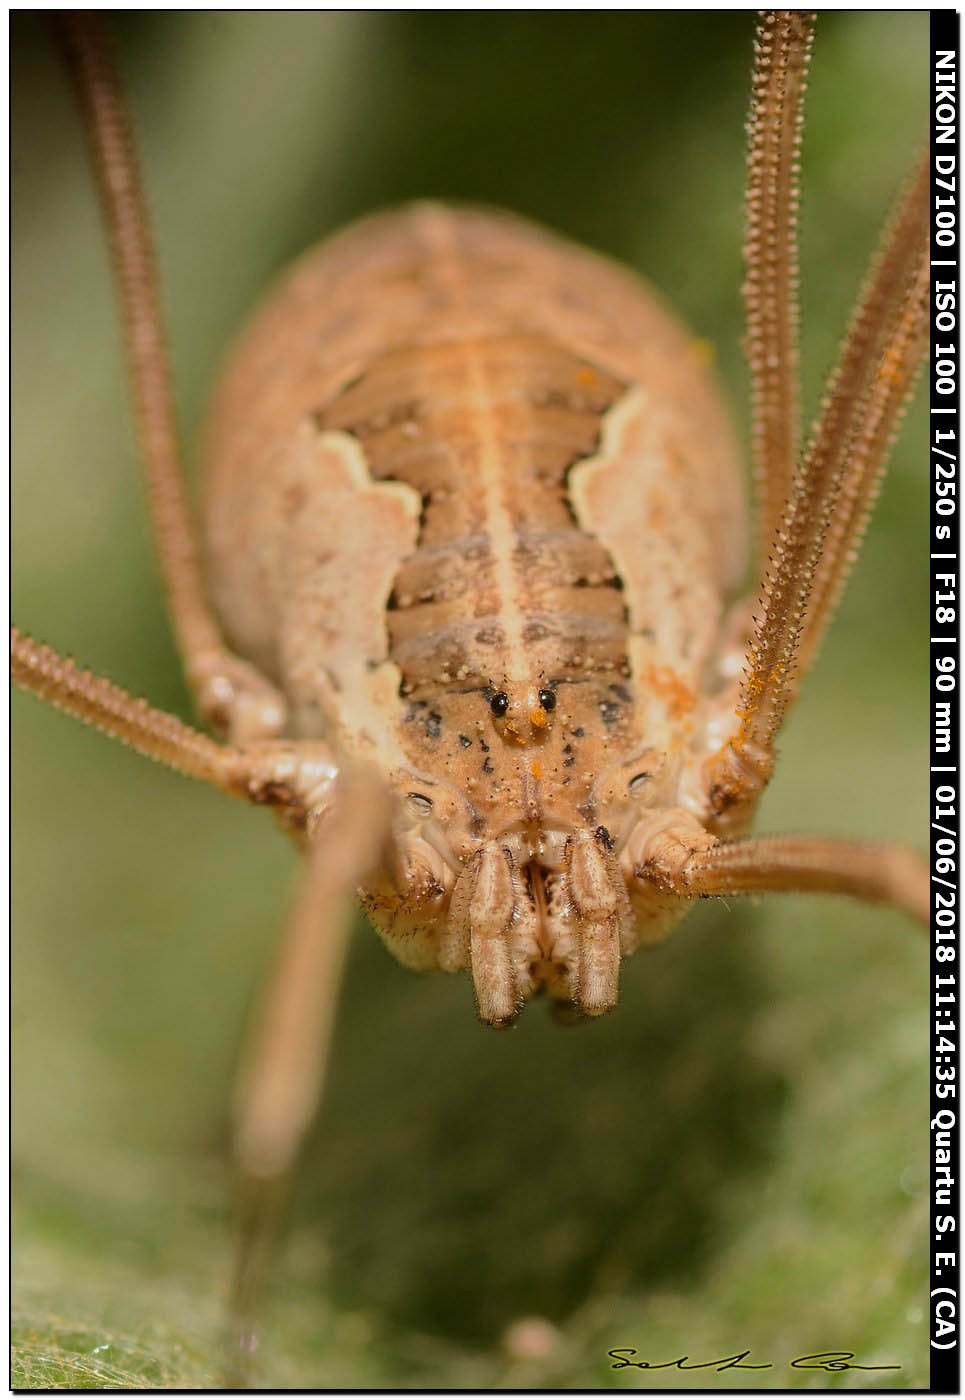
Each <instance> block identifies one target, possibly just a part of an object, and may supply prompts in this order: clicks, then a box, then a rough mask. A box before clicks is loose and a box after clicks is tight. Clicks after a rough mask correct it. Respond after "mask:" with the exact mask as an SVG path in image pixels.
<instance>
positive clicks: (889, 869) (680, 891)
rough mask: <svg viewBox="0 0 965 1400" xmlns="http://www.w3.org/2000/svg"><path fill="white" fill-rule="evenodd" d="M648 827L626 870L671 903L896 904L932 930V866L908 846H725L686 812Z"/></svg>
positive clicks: (630, 848)
mask: <svg viewBox="0 0 965 1400" xmlns="http://www.w3.org/2000/svg"><path fill="white" fill-rule="evenodd" d="M670 815H671V819H670V820H668V821H665V822H656V823H653V824H652V825H651V827H650V829H649V830H647V829H646V828H645V827H644V825H643V824H641V832H640V836H641V838H642V839H640V840H638V841H637V842H636V843H635V844H634V843H633V842H632V841H631V842H630V843H628V845H627V847H626V848H625V852H624V861H625V862H626V861H627V858H629V864H626V863H625V866H624V868H625V869H626V871H627V874H628V875H629V876H630V878H631V879H632V880H633V881H634V882H636V884H637V885H638V887H643V886H647V885H649V886H651V887H652V888H655V889H657V890H658V891H660V893H661V894H665V895H668V894H669V895H677V896H679V897H681V898H684V899H692V898H694V897H695V896H706V895H728V894H760V893H764V892H767V891H770V892H775V893H776V892H784V893H793V892H795V891H797V892H806V891H811V892H814V893H818V894H847V895H852V896H853V897H854V898H855V899H865V900H870V901H871V902H872V903H882V904H892V905H894V906H895V908H897V909H903V910H904V911H905V912H906V913H908V914H910V915H911V916H912V918H915V919H918V920H919V921H920V922H922V923H927V921H928V916H929V897H928V896H929V884H928V882H929V875H928V865H927V863H926V861H925V860H924V859H923V858H922V857H921V856H920V855H919V854H918V853H917V851H913V850H911V849H910V848H909V847H907V846H898V845H879V844H876V843H872V842H864V841H839V840H837V839H836V838H834V837H830V836H754V837H749V838H747V839H746V840H742V841H731V842H727V843H724V842H721V841H718V840H715V839H714V838H713V837H710V836H708V834H707V832H706V831H705V830H704V828H703V826H702V825H701V824H700V823H699V822H698V821H696V820H695V818H694V817H693V816H692V815H691V814H690V813H688V812H686V811H684V810H683V809H679V810H678V811H676V812H674V813H672V814H670Z"/></svg>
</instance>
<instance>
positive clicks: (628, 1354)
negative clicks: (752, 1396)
mask: <svg viewBox="0 0 965 1400" xmlns="http://www.w3.org/2000/svg"><path fill="white" fill-rule="evenodd" d="M637 1354H638V1353H637V1349H636V1347H613V1348H611V1350H610V1351H608V1352H607V1356H611V1357H612V1358H613V1360H612V1361H611V1363H610V1369H611V1370H613V1371H622V1370H623V1368H624V1367H625V1366H636V1367H637V1368H638V1369H639V1370H641V1371H666V1370H669V1369H671V1368H673V1369H675V1370H677V1371H706V1370H708V1369H713V1370H715V1371H769V1370H772V1369H773V1367H774V1362H773V1361H747V1360H746V1358H747V1357H748V1356H750V1354H751V1348H750V1347H748V1348H747V1350H746V1351H736V1352H734V1354H733V1356H718V1357H715V1358H714V1360H713V1361H691V1359H690V1357H689V1356H687V1355H684V1356H676V1357H674V1359H673V1360H672V1361H642V1360H641V1361H636V1360H634V1358H635V1357H636V1356H637ZM855 1355H856V1353H855V1352H853V1351H812V1352H809V1353H808V1354H807V1355H806V1356H796V1357H795V1358H794V1360H793V1361H789V1362H788V1363H787V1364H788V1366H790V1367H792V1368H793V1369H794V1370H797V1371H900V1370H901V1367H900V1366H899V1365H897V1364H894V1363H893V1364H890V1365H886V1366H864V1365H862V1364H861V1362H859V1361H855V1359H854V1358H855Z"/></svg>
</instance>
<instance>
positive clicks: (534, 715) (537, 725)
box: [529, 709, 549, 729]
mask: <svg viewBox="0 0 965 1400" xmlns="http://www.w3.org/2000/svg"><path fill="white" fill-rule="evenodd" d="M529 722H530V724H531V725H532V726H533V728H534V729H545V728H546V726H547V725H548V724H549V717H548V716H547V713H546V711H545V710H543V709H539V710H530V712H529Z"/></svg>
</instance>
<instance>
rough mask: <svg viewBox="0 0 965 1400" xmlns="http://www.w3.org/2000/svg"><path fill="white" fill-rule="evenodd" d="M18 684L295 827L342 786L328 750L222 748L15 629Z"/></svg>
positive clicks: (271, 745) (276, 745)
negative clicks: (269, 809)
mask: <svg viewBox="0 0 965 1400" xmlns="http://www.w3.org/2000/svg"><path fill="white" fill-rule="evenodd" d="M10 672H11V678H12V680H13V681H14V682H15V684H16V685H18V686H20V688H21V689H22V690H27V691H30V692H31V693H32V694H33V695H37V696H39V697H40V698H41V699H43V700H47V701H49V702H50V703H51V704H52V705H56V706H57V708H58V709H61V710H64V711H66V713H67V714H69V715H73V716H74V718H75V719H79V720H81V721H83V723H84V724H91V725H93V726H94V728H95V729H99V730H100V731H101V732H102V733H103V734H107V735H109V736H110V737H111V738H112V739H119V740H120V741H121V743H123V744H128V745H129V746H130V747H131V748H132V749H135V750H136V751H137V752H138V753H140V754H143V755H144V756H145V757H146V758H153V759H154V760H155V761H156V762H158V763H164V764H166V765H167V766H168V767H169V768H173V769H174V770H175V772H178V773H183V774H184V775H185V777H188V778H197V779H199V780H200V781H201V782H205V783H210V784H211V785H212V787H216V788H220V789H221V791H222V792H226V793H228V794H229V795H230V796H232V797H242V798H245V799H247V800H248V801H249V802H254V803H257V804H259V805H266V806H271V807H274V808H276V809H277V810H278V811H279V813H280V815H282V816H283V817H284V819H285V821H286V824H287V825H289V826H292V827H296V828H297V827H299V826H302V825H304V823H305V821H306V820H307V819H308V814H309V812H310V811H311V810H312V809H313V808H314V807H316V806H317V805H318V804H319V803H320V802H321V801H322V800H323V798H324V796H325V795H326V793H327V790H328V788H329V787H330V786H331V784H332V783H333V781H334V779H335V771H336V770H335V766H334V763H333V760H332V755H331V751H330V750H329V748H328V747H327V745H325V744H323V743H318V744H312V745H307V744H306V743H305V742H304V741H302V742H300V743H299V745H298V747H297V753H296V748H295V746H294V745H292V744H287V743H285V742H284V741H275V742H270V741H265V742H262V743H261V744H257V745H253V746H251V747H249V748H233V747H229V746H227V745H223V744H218V743H216V742H215V740H214V739H209V738H208V736H207V735H206V734H201V733H200V732H199V731H198V730H197V729H192V728H191V726H190V725H187V724H183V723H182V722H181V720H179V719H178V718H177V717H176V716H175V715H171V714H168V713H167V712H166V711H164V710H156V709H154V707H153V706H151V705H149V704H148V702H147V701H146V700H140V699H138V698H137V697H135V696H133V695H131V694H130V693H129V692H128V691H126V690H123V689H122V688H121V687H120V686H119V685H114V683H113V682H112V681H109V680H105V679H104V677H103V676H95V675H94V674H93V673H92V672H91V671H85V670H82V669H81V667H79V666H78V665H77V664H76V662H74V661H72V660H71V659H70V658H69V657H67V656H61V654H60V653H59V652H57V651H54V649H53V648H52V647H48V646H44V644H43V643H42V642H36V641H34V639H33V638H32V637H28V636H25V635H24V634H23V633H22V632H20V631H19V630H18V629H17V628H16V627H12V628H11V629H10Z"/></svg>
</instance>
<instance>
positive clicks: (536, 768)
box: [529, 763, 543, 778]
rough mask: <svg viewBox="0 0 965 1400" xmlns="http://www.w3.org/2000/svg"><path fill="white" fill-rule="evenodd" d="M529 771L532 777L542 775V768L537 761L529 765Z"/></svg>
mask: <svg viewBox="0 0 965 1400" xmlns="http://www.w3.org/2000/svg"><path fill="white" fill-rule="evenodd" d="M529 771H530V773H531V774H532V776H533V777H534V778H541V777H542V776H543V769H542V768H541V766H540V765H539V764H538V763H531V764H530V765H529Z"/></svg>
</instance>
